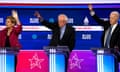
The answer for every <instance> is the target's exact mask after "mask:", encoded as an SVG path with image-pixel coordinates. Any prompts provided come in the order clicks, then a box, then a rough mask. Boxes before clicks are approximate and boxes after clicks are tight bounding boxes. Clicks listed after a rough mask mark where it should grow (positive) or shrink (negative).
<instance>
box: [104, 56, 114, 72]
mask: <svg viewBox="0 0 120 72" xmlns="http://www.w3.org/2000/svg"><path fill="white" fill-rule="evenodd" d="M103 61H104V63H103V64H104V72H115V59H114V57H113V55H104V56H103Z"/></svg>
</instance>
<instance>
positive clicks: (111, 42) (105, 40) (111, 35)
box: [88, 4, 120, 72]
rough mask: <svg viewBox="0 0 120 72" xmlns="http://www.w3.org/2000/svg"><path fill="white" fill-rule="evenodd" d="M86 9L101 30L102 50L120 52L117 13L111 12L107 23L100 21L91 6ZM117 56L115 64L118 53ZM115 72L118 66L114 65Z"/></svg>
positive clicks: (119, 58)
mask: <svg viewBox="0 0 120 72" xmlns="http://www.w3.org/2000/svg"><path fill="white" fill-rule="evenodd" d="M88 8H89V10H90V14H91V16H92V17H93V19H94V20H95V21H96V22H98V24H100V25H101V26H102V27H103V28H104V31H103V35H102V39H101V40H102V41H101V44H102V47H103V48H116V49H118V51H120V25H119V24H118V20H119V16H120V15H119V12H117V11H112V12H111V13H110V16H109V20H108V21H104V20H102V19H100V18H99V17H98V16H97V15H96V14H95V11H94V10H93V7H92V5H91V4H90V5H88ZM115 55H116V56H117V60H115V62H120V56H119V55H118V53H115ZM115 64H116V65H115V68H116V69H115V72H118V64H117V63H115Z"/></svg>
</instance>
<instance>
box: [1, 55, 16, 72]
mask: <svg viewBox="0 0 120 72" xmlns="http://www.w3.org/2000/svg"><path fill="white" fill-rule="evenodd" d="M14 62H15V61H14V55H13V54H0V72H14V68H15V67H14V66H15V64H14Z"/></svg>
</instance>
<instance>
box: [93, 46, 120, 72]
mask: <svg viewBox="0 0 120 72" xmlns="http://www.w3.org/2000/svg"><path fill="white" fill-rule="evenodd" d="M92 51H93V52H94V53H95V54H96V58H97V72H118V62H117V56H116V55H119V51H118V49H115V48H92Z"/></svg>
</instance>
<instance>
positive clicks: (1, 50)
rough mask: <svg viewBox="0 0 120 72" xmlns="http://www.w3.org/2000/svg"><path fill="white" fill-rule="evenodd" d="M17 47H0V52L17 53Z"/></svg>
mask: <svg viewBox="0 0 120 72" xmlns="http://www.w3.org/2000/svg"><path fill="white" fill-rule="evenodd" d="M18 52H19V48H10V47H2V48H1V47H0V54H17V53H18Z"/></svg>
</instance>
